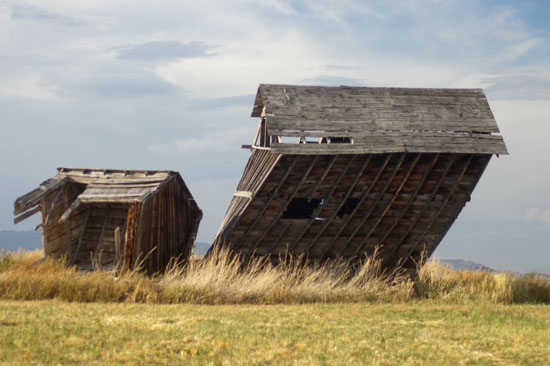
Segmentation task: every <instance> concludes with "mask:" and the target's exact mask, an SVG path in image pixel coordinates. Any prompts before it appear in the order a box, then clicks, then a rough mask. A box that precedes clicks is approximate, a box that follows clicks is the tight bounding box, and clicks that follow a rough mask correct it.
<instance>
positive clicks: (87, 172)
mask: <svg viewBox="0 0 550 366" xmlns="http://www.w3.org/2000/svg"><path fill="white" fill-rule="evenodd" d="M14 208H15V210H14V214H15V215H16V217H15V219H14V222H15V223H16V224H17V223H18V222H20V221H22V220H24V219H26V218H27V217H30V216H31V215H33V214H35V213H37V212H40V213H41V214H42V220H41V224H40V225H39V226H40V227H42V244H43V248H44V252H45V255H46V256H52V257H61V256H65V257H66V258H67V260H68V261H69V263H71V264H75V265H76V266H77V267H78V268H80V269H94V268H107V269H109V268H114V267H115V266H124V269H129V268H133V267H134V266H135V265H136V264H137V263H140V264H141V267H142V268H143V269H145V270H148V271H152V272H156V271H161V270H163V269H164V268H165V267H166V265H167V264H168V262H169V261H170V260H171V259H172V258H174V257H177V258H179V259H180V260H186V259H187V258H188V257H189V255H190V254H191V251H192V250H193V245H194V242H195V236H196V234H197V230H198V227H199V222H200V220H201V218H202V212H201V210H200V209H199V207H198V206H197V204H196V202H195V200H194V199H193V196H192V195H191V193H190V192H189V190H188V189H187V187H186V185H185V183H184V182H183V179H182V178H181V176H180V175H179V173H177V172H173V171H161V170H107V169H73V168H58V173H57V175H55V176H54V177H53V178H50V179H48V180H46V181H45V182H43V183H42V184H41V185H40V186H39V187H38V188H37V189H35V190H34V191H32V192H29V193H27V194H26V195H24V196H21V197H19V198H18V199H17V200H16V201H15V203H14Z"/></svg>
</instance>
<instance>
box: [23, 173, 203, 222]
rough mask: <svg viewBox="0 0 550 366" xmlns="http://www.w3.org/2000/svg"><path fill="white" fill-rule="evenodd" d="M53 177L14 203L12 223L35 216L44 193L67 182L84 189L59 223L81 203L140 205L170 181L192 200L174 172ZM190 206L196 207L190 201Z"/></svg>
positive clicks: (81, 174)
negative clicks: (182, 188)
mask: <svg viewBox="0 0 550 366" xmlns="http://www.w3.org/2000/svg"><path fill="white" fill-rule="evenodd" d="M57 170H58V173H57V175H55V176H54V177H52V178H50V179H48V180H46V181H44V182H42V184H40V186H39V187H38V188H36V189H35V190H33V191H31V192H29V193H27V194H25V195H23V196H21V197H19V198H18V199H17V200H16V201H15V203H14V214H15V215H20V216H18V217H16V218H15V219H14V221H15V222H16V223H17V222H20V221H21V220H24V219H25V218H27V217H30V216H31V215H32V214H34V213H36V212H38V209H36V208H35V207H36V206H38V204H39V203H40V200H41V199H42V198H43V197H45V196H46V195H47V194H48V193H50V192H52V191H54V190H56V189H57V188H59V187H61V186H62V185H64V184H65V183H67V182H69V181H70V182H74V183H80V184H84V185H85V186H86V188H85V189H84V191H83V192H82V193H80V194H79V195H78V198H77V200H76V201H75V202H74V203H73V205H72V209H71V208H69V209H68V210H67V212H65V214H63V217H62V219H65V218H66V217H68V216H69V215H70V214H71V213H72V212H73V210H74V209H75V208H76V207H78V205H80V204H81V203H90V202H98V203H99V202H121V203H130V202H143V201H146V200H147V199H148V198H149V197H151V196H152V195H154V194H155V193H156V192H157V191H159V190H160V189H162V187H163V186H164V185H165V184H166V183H167V182H169V181H170V180H172V179H177V180H178V181H179V182H180V184H181V185H182V186H183V187H184V191H185V192H186V193H187V194H188V195H189V197H192V195H191V193H190V192H189V190H188V189H187V187H186V185H185V183H184V182H183V179H182V178H181V176H180V175H179V173H178V172H175V171H170V170H119V169H81V168H64V167H62V168H58V169H57ZM193 204H195V205H196V203H195V202H194V201H193Z"/></svg>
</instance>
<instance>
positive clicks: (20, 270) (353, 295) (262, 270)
mask: <svg viewBox="0 0 550 366" xmlns="http://www.w3.org/2000/svg"><path fill="white" fill-rule="evenodd" d="M35 256H36V255H35ZM4 257H5V258H6V259H5V260H6V261H9V262H10V263H11V264H10V265H8V266H6V267H5V268H3V269H1V270H0V298H3V299H23V300H30V299H34V300H37V299H54V298H55V299H61V300H65V301H82V302H88V301H99V302H105V301H127V302H145V303H182V302H187V303H200V304H237V303H255V304H275V303H310V302H342V301H348V302H349V301H355V302H356V301H393V300H397V299H407V298H409V297H410V296H411V295H412V282H411V281H410V280H408V279H406V278H404V277H401V276H400V275H399V274H397V275H396V274H391V275H388V274H385V273H383V271H382V270H381V266H380V261H379V260H378V259H376V257H373V258H367V259H366V260H365V261H364V262H363V264H362V265H361V266H360V267H359V269H358V270H356V271H355V270H354V271H352V270H351V268H350V267H349V266H348V265H347V264H346V263H345V262H338V261H336V262H331V263H326V264H324V265H321V266H319V267H317V268H315V267H313V266H310V265H307V264H304V260H303V258H296V257H294V258H292V257H291V258H289V259H286V260H284V261H283V262H282V263H281V264H279V265H277V266H275V265H273V264H271V263H269V262H267V261H266V260H265V259H262V258H252V259H251V260H250V261H248V262H247V263H246V264H244V265H243V264H242V261H241V260H240V258H239V257H238V256H234V255H230V253H229V251H228V250H227V249H221V250H220V251H218V252H216V253H213V254H212V255H210V256H208V257H207V258H205V259H198V260H191V261H189V262H188V263H186V264H185V265H181V264H179V263H177V262H174V263H172V265H171V266H169V268H168V269H167V271H166V272H165V273H163V274H159V275H156V276H152V277H150V276H147V275H145V274H143V273H141V272H139V271H132V272H128V273H126V274H124V275H120V276H117V275H116V273H115V272H107V271H95V272H82V271H77V270H76V269H75V267H69V266H66V265H65V263H64V262H63V261H62V260H55V259H51V258H44V259H42V260H41V261H39V262H34V261H32V260H28V259H27V257H29V254H28V253H21V252H18V253H15V254H10V255H8V256H4ZM8 257H9V258H8Z"/></svg>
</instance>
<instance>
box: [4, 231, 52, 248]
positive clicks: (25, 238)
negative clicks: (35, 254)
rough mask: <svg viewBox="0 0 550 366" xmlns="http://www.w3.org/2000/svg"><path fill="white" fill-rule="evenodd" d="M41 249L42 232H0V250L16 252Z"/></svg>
mask: <svg viewBox="0 0 550 366" xmlns="http://www.w3.org/2000/svg"><path fill="white" fill-rule="evenodd" d="M19 248H21V249H25V250H34V249H42V232H41V231H40V230H38V231H34V230H28V231H15V230H0V249H4V250H5V251H7V252H9V251H16V250H17V249H19Z"/></svg>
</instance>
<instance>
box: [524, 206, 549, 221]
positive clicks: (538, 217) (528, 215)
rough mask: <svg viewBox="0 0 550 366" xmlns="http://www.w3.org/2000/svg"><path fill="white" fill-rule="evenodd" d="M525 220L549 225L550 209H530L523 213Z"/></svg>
mask: <svg viewBox="0 0 550 366" xmlns="http://www.w3.org/2000/svg"><path fill="white" fill-rule="evenodd" d="M525 219H527V220H531V221H540V222H543V223H545V224H550V209H546V210H545V209H540V208H538V207H533V208H530V209H528V210H527V211H525Z"/></svg>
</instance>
